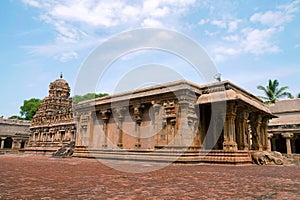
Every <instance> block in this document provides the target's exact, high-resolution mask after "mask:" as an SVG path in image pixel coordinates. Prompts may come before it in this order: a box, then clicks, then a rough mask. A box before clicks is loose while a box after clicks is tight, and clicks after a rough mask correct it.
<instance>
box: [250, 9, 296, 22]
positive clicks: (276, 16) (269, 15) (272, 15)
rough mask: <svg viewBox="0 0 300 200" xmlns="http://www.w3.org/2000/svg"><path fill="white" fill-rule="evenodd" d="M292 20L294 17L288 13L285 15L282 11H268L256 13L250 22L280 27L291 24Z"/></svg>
mask: <svg viewBox="0 0 300 200" xmlns="http://www.w3.org/2000/svg"><path fill="white" fill-rule="evenodd" d="M291 19H292V16H291V15H289V14H287V13H283V12H281V11H276V12H273V11H267V12H265V13H255V14H254V15H252V16H251V18H250V21H252V22H259V23H261V24H263V25H267V26H280V25H282V24H284V23H287V22H290V21H291Z"/></svg>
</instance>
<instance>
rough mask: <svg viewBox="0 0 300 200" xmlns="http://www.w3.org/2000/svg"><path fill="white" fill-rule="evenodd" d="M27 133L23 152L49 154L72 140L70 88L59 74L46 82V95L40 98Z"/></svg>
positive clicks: (73, 131) (72, 120)
mask: <svg viewBox="0 0 300 200" xmlns="http://www.w3.org/2000/svg"><path fill="white" fill-rule="evenodd" d="M30 133H31V136H30V139H29V142H28V146H27V147H26V148H25V150H24V151H25V153H36V154H52V153H53V152H55V151H56V150H57V149H58V148H60V147H62V146H63V145H66V144H68V143H70V142H72V141H74V140H75V135H76V127H75V124H74V119H73V111H72V98H71V97H70V87H69V84H68V83H67V82H66V81H65V80H64V79H63V77H62V75H61V76H60V78H59V79H57V80H56V81H54V82H52V83H50V85H49V95H48V96H47V97H45V98H44V99H43V101H42V103H41V105H40V106H39V108H38V111H37V112H36V114H35V115H34V117H33V119H32V122H31V125H30Z"/></svg>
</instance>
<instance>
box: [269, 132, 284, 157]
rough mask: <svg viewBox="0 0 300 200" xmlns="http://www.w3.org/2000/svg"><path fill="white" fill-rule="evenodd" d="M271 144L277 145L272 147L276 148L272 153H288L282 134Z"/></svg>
mask: <svg viewBox="0 0 300 200" xmlns="http://www.w3.org/2000/svg"><path fill="white" fill-rule="evenodd" d="M271 142H274V144H275V145H272V147H275V148H274V149H272V151H279V152H280V153H286V141H285V138H283V137H282V135H281V134H278V135H276V136H275V137H274V139H272V141H271Z"/></svg>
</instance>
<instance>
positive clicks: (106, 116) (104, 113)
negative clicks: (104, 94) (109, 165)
mask: <svg viewBox="0 0 300 200" xmlns="http://www.w3.org/2000/svg"><path fill="white" fill-rule="evenodd" d="M110 113H111V112H110V110H106V111H102V112H101V113H100V114H101V119H102V120H103V132H104V137H103V144H102V147H103V148H107V138H108V127H107V125H108V121H109V117H110Z"/></svg>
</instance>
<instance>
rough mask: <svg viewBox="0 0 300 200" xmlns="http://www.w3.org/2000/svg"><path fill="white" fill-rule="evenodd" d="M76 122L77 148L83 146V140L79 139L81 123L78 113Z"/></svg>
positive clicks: (75, 117)
mask: <svg viewBox="0 0 300 200" xmlns="http://www.w3.org/2000/svg"><path fill="white" fill-rule="evenodd" d="M74 120H75V126H76V130H77V131H76V132H75V134H76V136H75V146H81V145H82V144H81V140H80V137H79V132H80V128H81V127H80V124H79V121H80V116H79V115H78V113H76V115H75V116H74Z"/></svg>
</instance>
